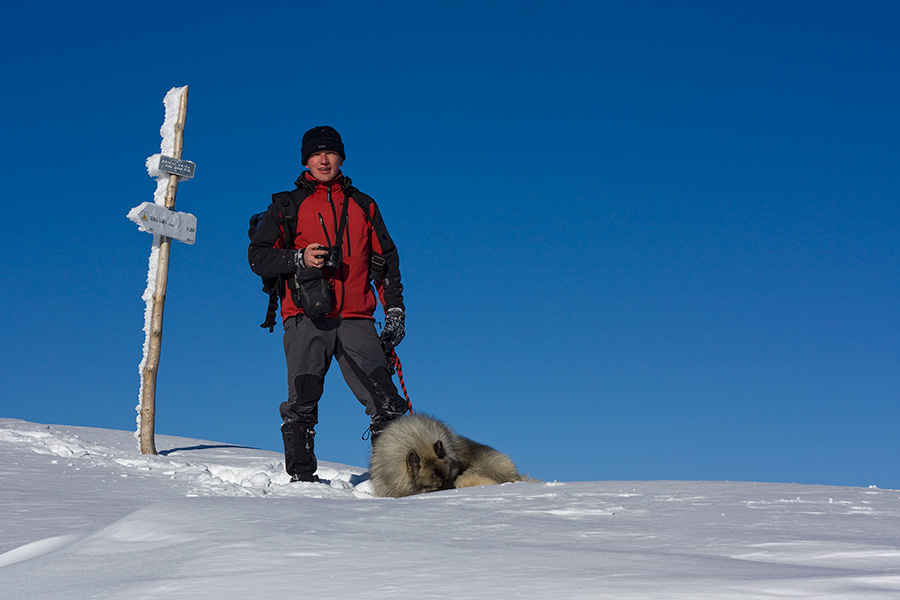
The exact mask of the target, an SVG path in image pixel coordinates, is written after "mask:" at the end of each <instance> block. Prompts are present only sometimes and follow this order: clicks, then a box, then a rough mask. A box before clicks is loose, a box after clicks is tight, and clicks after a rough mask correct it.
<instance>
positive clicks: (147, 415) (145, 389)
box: [140, 86, 188, 454]
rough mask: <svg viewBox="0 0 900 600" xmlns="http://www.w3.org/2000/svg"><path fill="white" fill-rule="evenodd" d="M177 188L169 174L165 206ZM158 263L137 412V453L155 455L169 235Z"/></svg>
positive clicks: (180, 125) (180, 137)
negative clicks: (139, 407) (158, 377)
mask: <svg viewBox="0 0 900 600" xmlns="http://www.w3.org/2000/svg"><path fill="white" fill-rule="evenodd" d="M187 95H188V88H187V86H185V87H184V92H183V93H182V94H181V101H180V103H179V106H178V120H177V122H176V123H175V150H174V155H175V156H174V158H177V159H181V151H182V147H183V145H184V123H185V117H186V116H187ZM177 191H178V175H174V174H170V175H169V182H168V186H167V187H166V198H165V206H166V208H170V209H171V208H174V207H175V195H176V193H177ZM160 237H161V239H160V243H159V263H158V266H157V270H156V287H155V289H154V293H153V300H152V307H151V316H150V329H149V331H148V333H147V337H148V348H147V360H146V362H145V364H144V372H143V373H142V374H141V380H142V382H143V384H142V386H141V414H140V422H141V424H140V443H141V454H156V453H157V452H156V440H155V428H156V425H155V423H156V375H157V372H158V371H159V355H160V352H161V350H162V322H163V308H164V307H165V304H166V284H167V283H168V279H169V251H170V249H171V247H172V238H170V237H166V236H160Z"/></svg>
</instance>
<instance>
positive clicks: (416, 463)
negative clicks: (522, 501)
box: [406, 450, 422, 475]
mask: <svg viewBox="0 0 900 600" xmlns="http://www.w3.org/2000/svg"><path fill="white" fill-rule="evenodd" d="M421 466H422V460H421V459H420V458H419V455H418V454H416V451H415V450H410V451H409V454H407V455H406V468H407V469H409V472H410V473H412V474H413V475H415V474H416V473H418V472H419V468H420V467H421Z"/></svg>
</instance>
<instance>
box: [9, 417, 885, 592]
mask: <svg viewBox="0 0 900 600" xmlns="http://www.w3.org/2000/svg"><path fill="white" fill-rule="evenodd" d="M157 446H158V448H159V449H160V455H159V456H149V455H148V456H142V455H140V454H139V452H138V450H137V448H135V444H134V438H133V434H132V433H131V432H124V431H110V430H101V429H91V428H79V427H67V426H55V425H54V426H47V425H41V424H36V423H28V422H25V421H19V420H15V419H0V452H2V456H3V461H2V464H0V509H2V514H3V517H2V521H0V522H2V530H0V596H2V597H3V598H29V599H39V598H70V599H75V600H78V599H82V598H85V599H86V598H166V599H179V598H184V599H187V598H191V599H197V598H217V599H219V598H288V597H290V598H295V597H306V598H347V597H354V598H506V597H521V598H554V599H557V598H617V599H628V598H641V599H647V598H691V599H697V598H717V599H732V598H761V597H783V596H787V597H792V598H829V597H834V598H896V597H898V594H900V492H898V491H892V490H880V489H875V488H868V489H867V488H842V487H825V486H810V485H792V484H769V483H737V482H734V483H730V482H578V483H575V482H565V483H563V482H549V483H515V484H507V485H501V486H488V487H483V488H466V489H462V490H450V491H446V492H438V493H434V494H427V495H421V496H412V497H408V498H402V499H381V498H378V499H376V498H374V497H373V496H372V494H371V488H370V485H369V481H368V476H367V472H366V470H365V469H364V468H361V467H351V466H345V465H338V464H333V463H326V462H322V463H320V469H319V475H320V477H323V479H324V481H325V482H324V483H321V484H311V483H310V484H303V483H295V484H291V483H289V481H288V477H287V475H286V474H284V472H283V464H282V459H281V457H280V456H279V455H278V454H275V453H272V452H266V451H261V450H255V449H252V448H242V447H237V446H233V445H229V444H222V443H216V442H207V441H199V440H191V439H183V438H173V437H167V436H158V437H157Z"/></svg>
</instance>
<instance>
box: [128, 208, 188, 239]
mask: <svg viewBox="0 0 900 600" xmlns="http://www.w3.org/2000/svg"><path fill="white" fill-rule="evenodd" d="M128 218H129V219H131V220H132V221H134V222H135V223H137V224H138V227H140V228H141V230H142V231H146V232H148V233H156V234H159V235H164V236H166V237H170V238H174V239H176V240H178V241H180V242H184V243H185V244H193V243H194V242H196V241H197V217H195V216H194V215H192V214H190V213H183V212H175V211H174V210H170V209H168V208H166V207H165V206H160V205H159V204H156V203H154V202H144V203H143V204H140V205H138V206H135V207H134V208H132V209H131V211H130V212H129V213H128Z"/></svg>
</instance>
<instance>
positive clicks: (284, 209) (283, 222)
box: [248, 177, 390, 333]
mask: <svg viewBox="0 0 900 600" xmlns="http://www.w3.org/2000/svg"><path fill="white" fill-rule="evenodd" d="M298 181H299V180H298ZM314 189H315V188H314V186H306V185H302V184H300V185H298V187H297V188H296V189H294V190H291V191H290V192H278V193H276V194H272V204H275V205H276V206H277V207H278V225H279V226H280V227H281V230H282V232H283V233H284V242H285V245H286V246H287V247H289V248H293V247H294V239H295V238H296V237H297V222H296V221H297V211H298V210H299V209H300V204H301V203H302V202H303V201H304V200H305V199H306V198H307V197H308V196H309V195H310V194H311V193H312V192H313V190H314ZM343 190H344V196H345V197H350V198H352V199H353V201H354V202H356V204H357V205H359V207H360V208H361V209H362V210H363V213H364V214H365V215H366V219H367V220H369V207H370V206H371V204H372V202H374V200H373V199H372V198H371V197H370V196H368V195H366V194H364V193H362V192H360V191H359V190H357V189H356V188H355V187H353V186H352V185H350V178H349V177H345V178H344V184H343ZM266 212H268V211H264V212H261V213H256V214H255V215H253V216H251V217H250V230H249V232H248V233H249V235H250V241H253V237H254V236H255V235H256V229H257V227H258V226H259V222H260V221H261V220H262V218H263V217H264V216H265V214H266ZM370 222H371V221H370ZM378 225H380V226H381V228H383V227H384V223H383V222H382V221H381V220H380V219H379V220H378V221H376V229H378ZM376 234H377V235H378V236H379V238H381V239H384V238H385V236H386V235H387V231H386V230H385V231H376ZM388 239H390V238H389V236H388ZM383 269H384V258H383V257H381V256H380V255H378V254H375V253H373V254H372V258H371V261H370V264H369V279H372V280H377V279H378V278H380V276H381V273H382V271H383ZM261 279H262V283H263V288H262V291H263V292H265V293H266V294H268V296H269V306H268V309H267V310H266V320H265V322H264V323H262V324H261V325H260V327H262V328H266V329H268V330H269V333H272V332H274V331H275V325H276V323H277V322H276V320H275V314H276V313H277V312H278V300H279V298H280V297H281V294H282V292H283V291H284V279H283V278H282V277H262V278H261Z"/></svg>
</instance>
